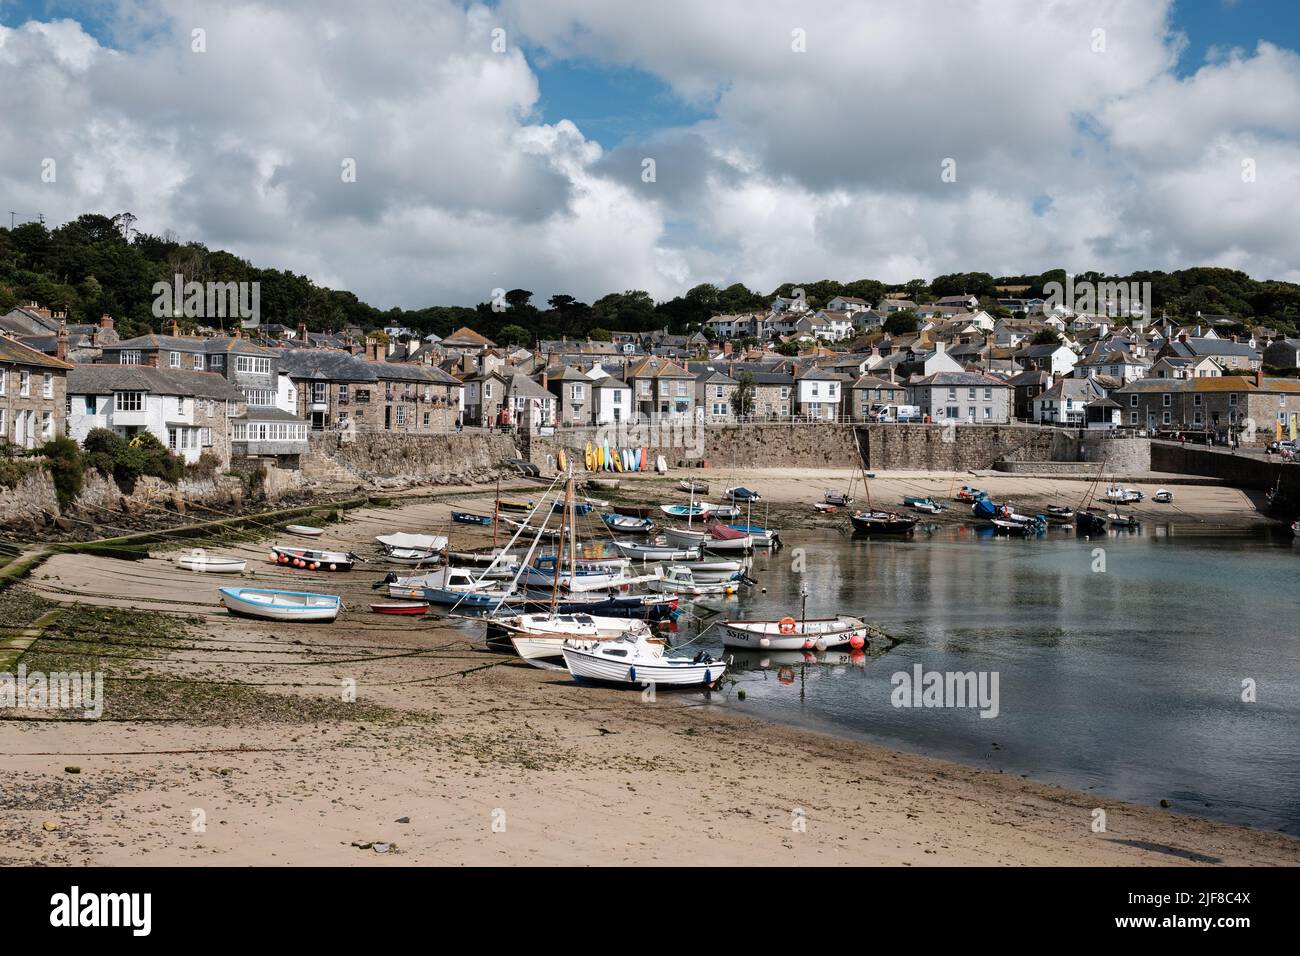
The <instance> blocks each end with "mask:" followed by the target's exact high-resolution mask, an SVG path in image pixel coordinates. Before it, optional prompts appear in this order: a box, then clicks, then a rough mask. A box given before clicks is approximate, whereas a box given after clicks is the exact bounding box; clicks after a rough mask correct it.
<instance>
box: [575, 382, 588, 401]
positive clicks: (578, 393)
mask: <svg viewBox="0 0 1300 956" xmlns="http://www.w3.org/2000/svg"><path fill="white" fill-rule="evenodd" d="M586 392H587V390H586V388H585V387H584V386H582V385H575V386H573V400H574V401H575V402H581V401H582V400H583V399H585V398H586Z"/></svg>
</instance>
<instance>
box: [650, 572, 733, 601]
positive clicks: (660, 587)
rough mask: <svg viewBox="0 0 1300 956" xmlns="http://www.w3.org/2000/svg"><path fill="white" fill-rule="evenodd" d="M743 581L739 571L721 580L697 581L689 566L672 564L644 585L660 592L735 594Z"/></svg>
mask: <svg viewBox="0 0 1300 956" xmlns="http://www.w3.org/2000/svg"><path fill="white" fill-rule="evenodd" d="M743 583H744V582H743V581H742V580H741V577H740V574H739V572H737V573H736V574H733V575H732V576H731V577H729V578H726V579H725V580H721V581H699V580H696V578H695V575H694V574H692V573H691V569H690V568H688V567H683V566H681V565H672V566H670V567H669V568H668V571H667V573H666V574H665V575H664V576H663V577H662V578H657V579H656V580H654V581H650V582H648V583H647V585H646V587H648V588H650V589H651V590H652V591H658V592H659V593H661V594H689V595H692V596H700V595H705V594H735V593H736V592H737V591H739V590H740V586H741V584H743Z"/></svg>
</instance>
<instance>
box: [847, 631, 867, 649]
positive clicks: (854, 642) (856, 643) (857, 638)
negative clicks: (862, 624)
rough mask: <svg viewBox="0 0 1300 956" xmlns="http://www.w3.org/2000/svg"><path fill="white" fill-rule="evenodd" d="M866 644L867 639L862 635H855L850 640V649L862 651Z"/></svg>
mask: <svg viewBox="0 0 1300 956" xmlns="http://www.w3.org/2000/svg"><path fill="white" fill-rule="evenodd" d="M866 643H867V639H866V638H865V637H863V636H862V635H861V634H854V635H853V636H852V637H850V638H849V647H851V648H853V649H854V650H855V651H860V650H862V647H863V645H864V644H866Z"/></svg>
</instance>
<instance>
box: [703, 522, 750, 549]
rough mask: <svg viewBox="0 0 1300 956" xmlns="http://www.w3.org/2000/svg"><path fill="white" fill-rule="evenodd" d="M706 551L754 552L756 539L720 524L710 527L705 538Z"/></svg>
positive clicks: (716, 523) (715, 523)
mask: <svg viewBox="0 0 1300 956" xmlns="http://www.w3.org/2000/svg"><path fill="white" fill-rule="evenodd" d="M704 550H705V551H753V550H754V537H753V535H751V534H748V533H747V532H744V531H737V530H736V529H735V528H731V527H729V526H727V525H725V524H721V523H720V522H717V521H715V522H713V524H711V525H709V527H708V531H707V532H706V536H705V538H704Z"/></svg>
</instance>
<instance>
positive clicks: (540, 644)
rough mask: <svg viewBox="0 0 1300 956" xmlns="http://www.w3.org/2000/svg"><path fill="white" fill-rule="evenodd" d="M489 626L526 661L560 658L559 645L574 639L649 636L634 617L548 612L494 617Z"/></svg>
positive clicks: (643, 625)
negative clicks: (507, 639) (628, 635)
mask: <svg viewBox="0 0 1300 956" xmlns="http://www.w3.org/2000/svg"><path fill="white" fill-rule="evenodd" d="M489 625H490V626H491V627H492V628H493V629H495V630H498V631H500V632H504V633H506V634H508V635H509V640H510V643H511V645H512V646H513V647H514V649H515V653H517V654H518V655H519V656H520V657H522V658H523V659H524V660H526V661H529V662H533V661H538V660H545V659H546V658H551V659H557V658H559V657H560V656H561V654H560V648H561V646H562V645H563V644H564V642H565V641H566V640H570V639H573V638H577V639H586V640H592V639H599V638H614V637H622V636H624V635H626V634H645V635H647V636H648V635H649V634H650V626H649V625H648V624H646V622H645V621H641V620H637V619H636V618H627V617H604V616H602V615H596V614H582V613H579V614H564V613H553V612H550V611H544V612H541V613H537V614H516V615H514V616H512V617H498V618H493V619H492V620H491V621H490V622H489Z"/></svg>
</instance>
